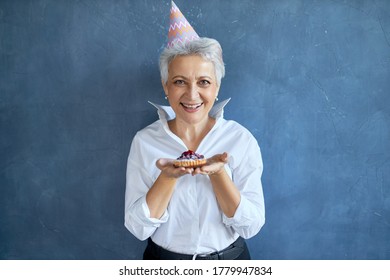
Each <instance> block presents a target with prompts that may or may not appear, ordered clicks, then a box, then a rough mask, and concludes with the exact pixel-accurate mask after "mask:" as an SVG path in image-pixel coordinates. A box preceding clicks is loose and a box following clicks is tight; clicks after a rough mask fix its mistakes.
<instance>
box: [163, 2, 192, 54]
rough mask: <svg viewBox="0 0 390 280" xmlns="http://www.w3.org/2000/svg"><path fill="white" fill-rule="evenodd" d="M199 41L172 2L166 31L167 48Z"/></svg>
mask: <svg viewBox="0 0 390 280" xmlns="http://www.w3.org/2000/svg"><path fill="white" fill-rule="evenodd" d="M197 39H199V36H198V34H197V33H196V32H195V30H194V29H193V28H192V26H191V24H190V23H189V22H188V21H187V19H186V18H185V17H184V15H183V14H182V12H181V11H180V10H179V8H178V7H177V6H176V4H175V3H174V2H173V1H172V7H171V15H170V20H169V31H168V46H167V47H168V48H171V47H172V46H174V45H176V44H186V43H187V42H191V41H194V40H197Z"/></svg>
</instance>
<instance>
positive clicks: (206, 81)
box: [199, 80, 211, 86]
mask: <svg viewBox="0 0 390 280" xmlns="http://www.w3.org/2000/svg"><path fill="white" fill-rule="evenodd" d="M199 84H200V85H201V86H208V85H210V84H211V83H210V81H208V80H200V81H199Z"/></svg>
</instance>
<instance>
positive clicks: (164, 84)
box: [161, 80, 168, 96]
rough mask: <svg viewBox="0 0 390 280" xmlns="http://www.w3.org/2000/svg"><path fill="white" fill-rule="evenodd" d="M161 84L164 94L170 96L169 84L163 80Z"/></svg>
mask: <svg viewBox="0 0 390 280" xmlns="http://www.w3.org/2000/svg"><path fill="white" fill-rule="evenodd" d="M161 84H162V87H163V89H164V92H165V96H168V87H167V84H166V83H165V82H164V81H163V80H161Z"/></svg>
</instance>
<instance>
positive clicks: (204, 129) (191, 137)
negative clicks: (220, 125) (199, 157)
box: [168, 117, 215, 151]
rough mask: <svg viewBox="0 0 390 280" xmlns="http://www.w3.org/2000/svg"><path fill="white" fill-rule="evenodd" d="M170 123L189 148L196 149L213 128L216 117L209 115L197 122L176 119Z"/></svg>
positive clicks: (170, 126) (171, 127)
mask: <svg viewBox="0 0 390 280" xmlns="http://www.w3.org/2000/svg"><path fill="white" fill-rule="evenodd" d="M168 124H169V128H170V129H171V131H172V132H173V133H174V134H176V135H177V136H178V137H179V138H180V139H181V140H183V142H184V144H186V146H187V148H188V149H189V150H192V151H196V150H197V148H198V146H199V145H200V143H201V142H202V140H203V138H204V137H205V136H206V135H207V133H208V132H209V131H210V130H211V129H212V128H213V126H214V124H215V119H213V118H211V117H209V118H207V119H206V120H205V121H203V122H200V123H196V124H188V123H185V122H183V121H180V120H178V119H174V120H172V121H170V122H169V123H168Z"/></svg>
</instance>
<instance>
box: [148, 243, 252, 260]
mask: <svg viewBox="0 0 390 280" xmlns="http://www.w3.org/2000/svg"><path fill="white" fill-rule="evenodd" d="M192 258H193V256H192V255H186V254H179V253H175V252H171V251H168V250H166V249H164V248H162V247H160V246H159V245H157V244H156V243H154V242H153V241H152V239H150V238H149V239H148V245H147V246H146V249H145V252H144V255H143V259H144V260H191V259H192ZM196 259H197V260H250V259H251V256H250V253H249V250H248V247H247V245H246V243H245V240H244V239H243V238H242V237H239V238H238V239H237V240H236V241H235V242H233V243H232V244H231V245H230V246H228V247H227V248H225V249H223V250H221V251H219V252H214V253H211V254H206V255H198V256H197V257H196Z"/></svg>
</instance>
